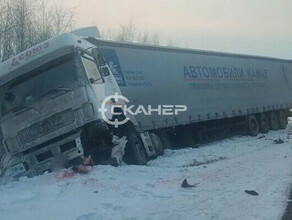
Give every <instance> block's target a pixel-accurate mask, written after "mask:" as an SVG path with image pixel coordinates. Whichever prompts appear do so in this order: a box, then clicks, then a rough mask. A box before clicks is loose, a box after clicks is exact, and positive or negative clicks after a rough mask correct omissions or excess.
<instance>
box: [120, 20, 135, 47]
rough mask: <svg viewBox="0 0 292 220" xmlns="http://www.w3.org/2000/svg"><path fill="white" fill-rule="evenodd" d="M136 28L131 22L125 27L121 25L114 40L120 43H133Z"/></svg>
mask: <svg viewBox="0 0 292 220" xmlns="http://www.w3.org/2000/svg"><path fill="white" fill-rule="evenodd" d="M135 32H136V26H135V24H134V23H133V21H132V20H131V21H130V22H129V23H128V24H127V25H121V26H120V30H119V32H118V34H117V36H116V39H115V40H118V41H121V42H133V41H134V40H135V36H136V33H135Z"/></svg>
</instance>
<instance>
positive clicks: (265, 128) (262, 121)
mask: <svg viewBox="0 0 292 220" xmlns="http://www.w3.org/2000/svg"><path fill="white" fill-rule="evenodd" d="M258 122H259V126H260V132H261V133H268V132H269V129H270V126H269V119H268V117H267V115H266V114H265V113H262V114H260V115H259V117H258Z"/></svg>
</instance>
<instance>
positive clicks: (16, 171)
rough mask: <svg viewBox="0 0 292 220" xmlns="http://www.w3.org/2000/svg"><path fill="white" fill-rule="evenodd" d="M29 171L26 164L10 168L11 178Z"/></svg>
mask: <svg viewBox="0 0 292 220" xmlns="http://www.w3.org/2000/svg"><path fill="white" fill-rule="evenodd" d="M27 170H28V166H27V164H26V163H19V164H16V165H14V166H12V167H11V168H10V174H11V176H17V175H19V174H22V173H24V172H25V171H27Z"/></svg>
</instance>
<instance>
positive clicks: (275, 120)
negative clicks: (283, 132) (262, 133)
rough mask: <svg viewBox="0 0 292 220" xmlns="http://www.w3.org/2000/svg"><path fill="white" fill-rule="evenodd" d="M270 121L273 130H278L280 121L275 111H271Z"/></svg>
mask: <svg viewBox="0 0 292 220" xmlns="http://www.w3.org/2000/svg"><path fill="white" fill-rule="evenodd" d="M269 122H270V128H271V130H278V129H279V121H278V117H277V114H276V113H275V112H271V113H270V115H269Z"/></svg>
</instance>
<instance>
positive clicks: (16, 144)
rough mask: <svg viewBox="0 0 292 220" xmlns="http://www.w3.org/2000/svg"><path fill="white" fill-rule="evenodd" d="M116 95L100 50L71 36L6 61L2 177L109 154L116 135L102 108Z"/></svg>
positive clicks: (0, 83)
mask: <svg viewBox="0 0 292 220" xmlns="http://www.w3.org/2000/svg"><path fill="white" fill-rule="evenodd" d="M118 92H119V87H118V85H117V83H116V81H115V79H114V78H113V76H112V74H111V73H110V70H109V68H108V66H107V65H106V64H105V62H104V60H103V57H102V55H101V54H100V53H99V51H98V49H97V48H95V47H94V46H93V45H92V44H90V43H89V42H87V41H85V40H83V39H81V38H79V37H77V36H75V35H73V34H64V35H61V36H59V37H56V38H54V39H51V40H49V41H47V42H43V43H41V44H39V45H36V46H35V47H32V48H30V49H29V50H27V51H24V52H23V53H21V54H19V55H17V56H15V57H13V58H11V59H10V60H8V61H5V62H4V63H2V64H1V70H0V103H1V106H0V107H1V109H0V117H1V130H0V139H1V143H0V144H1V145H0V156H1V157H0V159H1V163H0V166H1V169H0V171H1V173H0V176H1V175H5V176H6V175H8V176H14V177H19V176H24V175H25V176H34V175H38V174H41V173H43V172H45V171H52V170H53V169H57V168H63V167H68V166H71V165H73V164H74V163H78V161H80V159H81V157H82V156H83V155H84V154H87V155H89V154H90V155H93V158H94V160H96V161H97V160H101V159H102V158H105V157H107V156H108V155H110V151H111V137H112V134H113V132H112V131H111V130H112V129H111V128H109V127H108V125H107V124H106V123H105V122H104V121H103V120H101V118H100V113H99V112H98V109H99V108H100V105H101V103H102V101H103V100H104V99H105V97H107V96H109V95H112V94H114V93H118ZM107 114H111V113H110V112H108V113H107ZM108 118H110V116H109V117H108Z"/></svg>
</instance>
